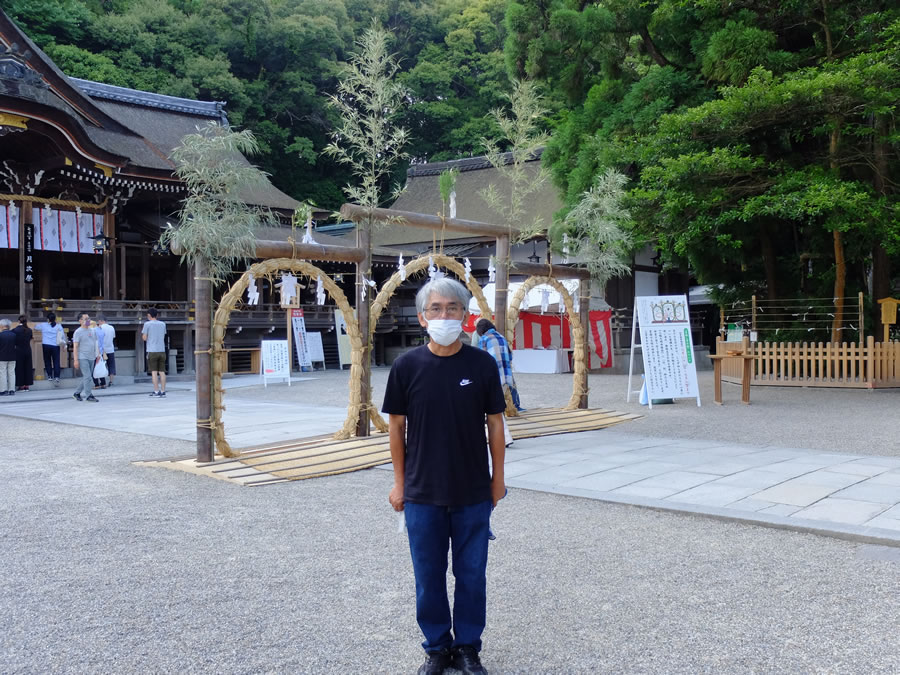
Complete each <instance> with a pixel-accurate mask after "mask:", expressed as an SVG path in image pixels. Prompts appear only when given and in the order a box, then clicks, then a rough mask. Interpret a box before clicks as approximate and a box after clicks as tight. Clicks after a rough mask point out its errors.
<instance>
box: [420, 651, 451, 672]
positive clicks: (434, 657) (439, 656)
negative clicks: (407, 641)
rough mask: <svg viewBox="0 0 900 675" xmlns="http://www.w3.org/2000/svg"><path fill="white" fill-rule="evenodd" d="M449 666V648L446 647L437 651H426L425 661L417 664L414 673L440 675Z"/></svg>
mask: <svg viewBox="0 0 900 675" xmlns="http://www.w3.org/2000/svg"><path fill="white" fill-rule="evenodd" d="M449 667H450V650H449V649H447V648H446V647H445V648H444V649H442V650H440V651H438V652H426V654H425V663H423V664H422V665H421V666H419V669H418V670H417V671H416V675H442V673H443V672H444V670H445V669H446V668H449Z"/></svg>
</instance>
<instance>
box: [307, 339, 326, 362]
mask: <svg viewBox="0 0 900 675" xmlns="http://www.w3.org/2000/svg"><path fill="white" fill-rule="evenodd" d="M306 346H307V347H308V348H309V360H310V361H312V362H313V363H321V364H322V365H323V366H324V365H325V349H324V348H323V347H322V334H321V333H307V334H306Z"/></svg>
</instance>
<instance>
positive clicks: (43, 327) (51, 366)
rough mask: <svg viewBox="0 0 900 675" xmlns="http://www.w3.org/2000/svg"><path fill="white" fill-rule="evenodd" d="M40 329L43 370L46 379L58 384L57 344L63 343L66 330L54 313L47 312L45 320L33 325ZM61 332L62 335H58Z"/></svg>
mask: <svg viewBox="0 0 900 675" xmlns="http://www.w3.org/2000/svg"><path fill="white" fill-rule="evenodd" d="M34 328H35V330H39V331H41V349H43V352H44V372H45V373H47V379H48V380H50V381H51V382H53V383H54V384H55V385H56V386H57V387H58V386H59V346H60V344H64V340H65V339H66V332H65V331H64V330H63V327H62V326H61V325H59V324H58V323H56V314H54V313H53V312H50V313H49V314H47V321H46V322H45V323H39V324H38V325H37V326H35V327H34ZM60 334H62V335H60Z"/></svg>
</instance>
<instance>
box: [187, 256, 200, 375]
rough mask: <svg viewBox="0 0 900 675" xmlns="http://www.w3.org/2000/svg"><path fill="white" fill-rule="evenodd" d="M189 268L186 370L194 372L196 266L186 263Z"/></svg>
mask: <svg viewBox="0 0 900 675" xmlns="http://www.w3.org/2000/svg"><path fill="white" fill-rule="evenodd" d="M185 268H186V269H187V281H188V283H187V301H188V324H187V325H186V326H185V327H184V372H186V373H193V372H194V342H195V340H194V326H195V325H196V316H197V311H196V307H195V305H194V267H193V265H190V264H186V265H185Z"/></svg>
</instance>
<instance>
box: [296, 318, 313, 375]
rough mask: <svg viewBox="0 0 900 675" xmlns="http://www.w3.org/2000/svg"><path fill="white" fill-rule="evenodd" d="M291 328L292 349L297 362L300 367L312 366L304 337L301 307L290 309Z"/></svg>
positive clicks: (304, 323) (304, 328)
mask: <svg viewBox="0 0 900 675" xmlns="http://www.w3.org/2000/svg"><path fill="white" fill-rule="evenodd" d="M291 328H292V329H293V334H294V349H295V350H296V352H297V363H299V364H300V367H301V368H312V361H311V360H310V358H309V344H308V341H307V339H306V321H305V320H304V318H303V310H302V309H292V310H291Z"/></svg>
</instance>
